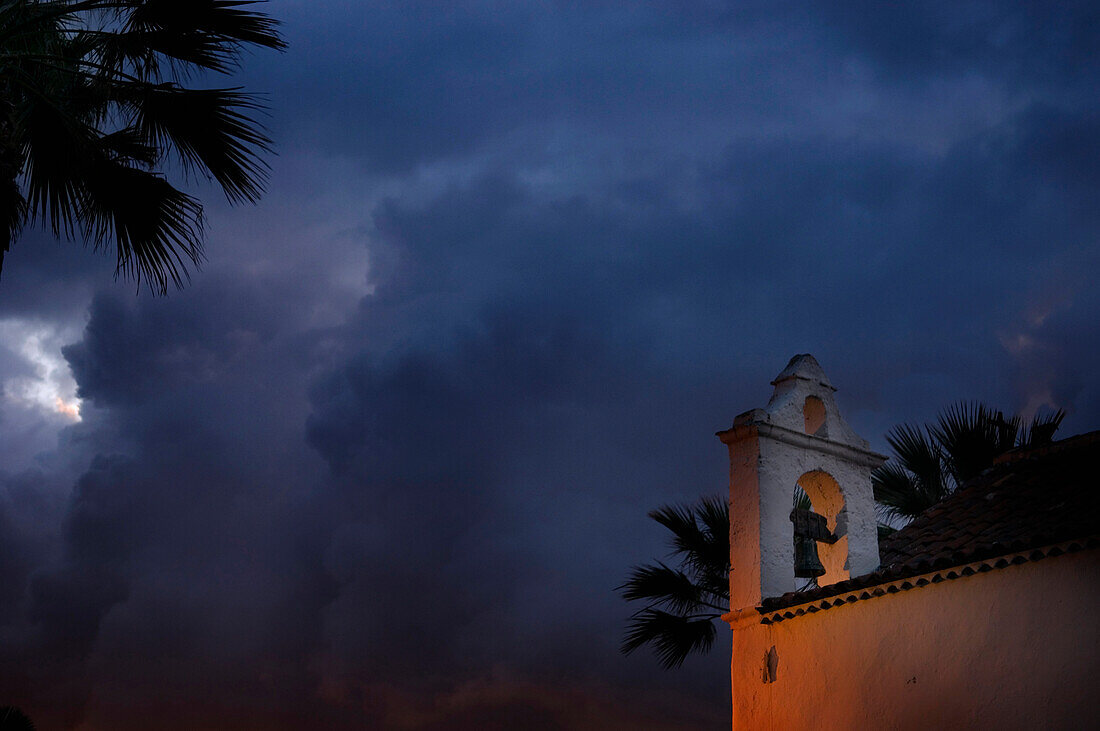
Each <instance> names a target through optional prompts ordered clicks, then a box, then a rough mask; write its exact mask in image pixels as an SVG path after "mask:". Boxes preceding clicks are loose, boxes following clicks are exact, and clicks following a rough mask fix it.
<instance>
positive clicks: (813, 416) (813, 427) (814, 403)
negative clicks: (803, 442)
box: [802, 396, 827, 437]
mask: <svg viewBox="0 0 1100 731" xmlns="http://www.w3.org/2000/svg"><path fill="white" fill-rule="evenodd" d="M802 416H803V418H804V419H805V429H806V433H807V434H810V435H813V436H818V437H824V436H827V435H826V434H825V402H824V401H822V400H821V399H819V398H818V397H817V396H807V397H806V401H805V403H803V404H802Z"/></svg>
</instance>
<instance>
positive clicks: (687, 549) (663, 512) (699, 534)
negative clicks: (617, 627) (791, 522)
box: [616, 485, 811, 669]
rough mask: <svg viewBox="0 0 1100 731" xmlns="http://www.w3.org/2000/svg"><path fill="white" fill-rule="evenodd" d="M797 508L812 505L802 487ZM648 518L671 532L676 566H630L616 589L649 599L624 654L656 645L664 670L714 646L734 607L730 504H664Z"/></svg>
mask: <svg viewBox="0 0 1100 731" xmlns="http://www.w3.org/2000/svg"><path fill="white" fill-rule="evenodd" d="M793 503H794V507H796V508H801V509H803V510H809V509H810V508H811V504H810V498H809V496H808V495H806V493H805V492H804V491H803V490H802V488H801V487H799V486H797V485H796V486H795V488H794V500H793ZM649 517H650V518H652V519H653V520H655V521H657V522H658V523H660V524H661V525H663V526H664V527H665V528H668V529H669V531H671V532H672V539H671V541H670V545H671V548H672V556H673V557H675V558H677V559H678V560H679V563H680V567H679V568H672V567H670V566H668V565H666V564H665V563H663V562H661V561H658V562H656V563H652V564H646V565H643V566H635V567H634V568H633V569H631V572H630V576H629V577H628V578H627V580H626V581H625V582H624V583H623V584H621V585H620V586H618V587H616V590H617V591H619V592H621V593H622V596H623V598H624V599H626V600H627V601H630V602H634V601H641V602H645V606H643V607H642V608H641V609H639V610H638V611H636V612H634V614H632V615H631V616H630V619H629V620H628V622H627V632H626V637H625V639H624V640H623V644H622V648H621V649H622V652H623V653H624V654H627V655H629V654H630V653H632V652H634V651H635V650H637V649H638V648H640V647H641V646H642V645H652V646H653V649H654V651H655V652H656V653H657V657H658V659H659V660H660V662H661V664H662V665H663V666H664V667H665V668H669V669H671V668H676V667H679V666H680V665H682V664H683V662H684V660H685V659H687V656H688V655H690V654H691V653H693V652H701V653H705V652H708V651H709V650H710V648H711V647H712V646H713V645H714V640H715V637H716V636H717V630H716V622H717V620H718V619H719V618H721V616H722V615H723V614H725V613H726V612H728V611H729V605H730V594H729V572H730V563H729V560H730V516H729V504H728V503H727V502H726V501H725V500H724V499H722V498H721V497H719V496H717V495H709V496H706V497H703V498H700V499H699V501H698V502H697V503H695V504H694V505H679V506H677V505H664V506H662V507H660V508H658V509H657V510H651V511H650V512H649Z"/></svg>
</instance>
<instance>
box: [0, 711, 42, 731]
mask: <svg viewBox="0 0 1100 731" xmlns="http://www.w3.org/2000/svg"><path fill="white" fill-rule="evenodd" d="M0 731H34V723H33V722H32V721H31V719H30V718H28V717H27V714H25V713H23V712H22V711H21V710H19V709H18V708H16V707H15V706H0Z"/></svg>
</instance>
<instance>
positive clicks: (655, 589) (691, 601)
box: [617, 562, 721, 614]
mask: <svg viewBox="0 0 1100 731" xmlns="http://www.w3.org/2000/svg"><path fill="white" fill-rule="evenodd" d="M617 588H618V590H619V591H621V592H622V595H623V599H626V600H627V601H628V602H632V601H638V600H648V601H649V602H650V604H649V606H650V607H657V606H663V607H666V608H668V609H670V610H672V611H673V612H676V613H678V614H689V613H691V612H696V611H698V610H699V609H700V608H702V607H703V606H705V604H706V600H705V598H704V594H705V590H704V589H702V588H701V587H700V586H698V585H697V584H696V583H694V582H693V581H692V580H691V578H690V577H688V575H687V574H685V573H684V572H683V571H677V570H675V569H672V568H669V567H668V566H666V565H665V564H663V563H660V562H658V563H657V564H656V565H653V564H648V565H645V566H635V567H634V568H633V569H632V571H631V573H630V577H629V578H628V579H627V580H626V582H625V583H623V584H622V585H621V586H619V587H617ZM711 608H712V609H721V607H711Z"/></svg>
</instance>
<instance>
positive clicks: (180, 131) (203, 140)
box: [125, 84, 271, 203]
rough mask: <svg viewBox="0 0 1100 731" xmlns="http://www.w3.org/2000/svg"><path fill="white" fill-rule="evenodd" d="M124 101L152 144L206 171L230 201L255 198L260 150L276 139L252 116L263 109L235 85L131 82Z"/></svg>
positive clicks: (260, 177) (261, 179) (259, 189)
mask: <svg viewBox="0 0 1100 731" xmlns="http://www.w3.org/2000/svg"><path fill="white" fill-rule="evenodd" d="M125 93H126V97H125V103H126V105H127V107H128V108H129V109H130V110H131V111H132V113H133V115H134V124H135V126H136V127H137V128H138V129H140V130H141V131H142V133H143V134H144V135H145V136H146V138H147V139H148V141H149V142H150V144H152V145H153V146H155V147H158V148H160V149H163V150H174V151H175V152H176V153H177V154H178V157H179V160H180V161H181V162H182V163H183V164H184V166H185V167H186V168H187V169H191V170H195V169H199V170H206V171H208V172H209V173H210V175H212V176H213V178H214V179H215V180H217V181H218V183H219V184H220V185H221V187H222V189H223V190H224V191H225V194H226V196H227V197H228V198H229V200H230V201H231V202H234V203H237V202H240V201H244V200H247V201H250V202H255V201H256V200H257V199H258V198H259V197H260V195H261V194H262V193H263V188H264V183H265V181H266V178H267V166H266V164H264V163H263V162H262V161H261V160H260V158H259V155H258V153H260V152H270V145H271V140H269V139H268V138H267V136H266V135H264V134H263V132H262V131H261V128H260V127H259V126H258V125H257V124H256V123H255V122H253V121H252V119H251V117H250V116H249V113H250V112H255V111H257V110H260V109H262V106H261V105H259V104H257V103H256V102H255V100H254V99H253V98H252V97H251V96H250V95H248V94H242V93H240V92H239V91H238V90H236V89H186V88H184V87H181V86H179V85H177V84H155V85H154V84H143V85H137V84H132V85H129V86H127V87H126V89H125Z"/></svg>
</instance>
